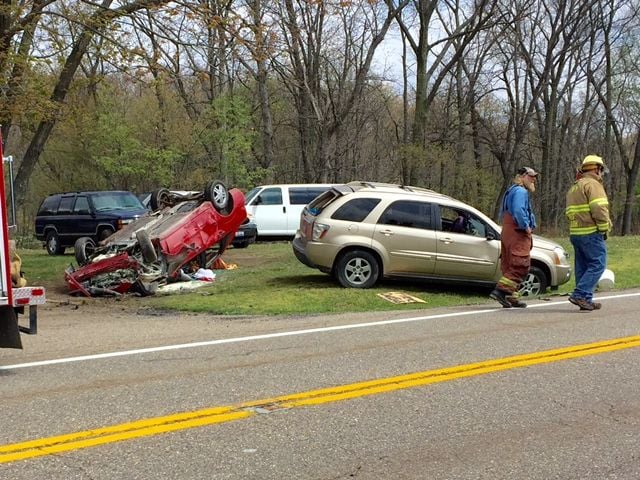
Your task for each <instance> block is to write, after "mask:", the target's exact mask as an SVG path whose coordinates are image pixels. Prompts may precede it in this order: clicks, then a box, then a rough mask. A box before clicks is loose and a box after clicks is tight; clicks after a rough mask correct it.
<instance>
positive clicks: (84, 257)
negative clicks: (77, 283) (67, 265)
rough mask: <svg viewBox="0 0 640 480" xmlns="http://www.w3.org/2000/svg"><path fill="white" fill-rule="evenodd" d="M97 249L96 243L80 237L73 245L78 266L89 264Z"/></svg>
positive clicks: (90, 239) (88, 238)
mask: <svg viewBox="0 0 640 480" xmlns="http://www.w3.org/2000/svg"><path fill="white" fill-rule="evenodd" d="M95 249H96V242H94V241H93V239H92V238H90V237H80V238H79V239H77V240H76V243H75V244H74V245H73V251H74V255H75V257H76V262H78V265H80V266H84V265H86V264H87V263H89V259H90V258H91V255H93V252H94V251H95Z"/></svg>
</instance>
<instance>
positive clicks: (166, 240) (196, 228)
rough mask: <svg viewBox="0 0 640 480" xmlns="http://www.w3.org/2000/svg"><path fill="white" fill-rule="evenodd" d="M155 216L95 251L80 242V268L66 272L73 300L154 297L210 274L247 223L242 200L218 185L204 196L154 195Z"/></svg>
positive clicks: (137, 222) (129, 227)
mask: <svg viewBox="0 0 640 480" xmlns="http://www.w3.org/2000/svg"><path fill="white" fill-rule="evenodd" d="M151 204H152V206H153V209H154V210H155V212H154V213H152V214H150V215H147V216H144V217H140V218H138V219H136V220H134V221H133V222H131V223H130V224H128V225H127V226H125V227H124V228H123V229H121V230H119V231H117V232H116V233H114V234H113V235H111V236H110V237H108V238H106V239H105V240H103V241H101V242H100V243H99V244H98V245H96V244H95V243H94V242H93V240H92V239H91V238H89V237H82V238H80V239H78V240H77V241H76V244H75V257H76V261H77V262H78V265H79V268H77V269H76V268H73V267H72V266H70V267H68V268H67V270H66V271H65V280H66V282H67V285H68V286H69V290H70V293H71V294H81V295H86V296H99V295H120V294H123V293H138V294H140V295H151V294H153V293H155V291H156V289H157V288H158V287H159V286H160V285H163V284H165V283H168V282H171V281H175V280H177V279H180V278H182V277H183V276H184V275H185V274H186V273H187V272H188V271H192V270H194V269H197V268H210V267H211V266H212V265H213V263H214V262H215V261H216V260H217V259H218V258H219V256H220V255H222V253H223V252H224V251H225V249H226V248H227V246H228V245H229V244H230V243H231V241H232V240H233V238H234V235H235V232H236V231H237V230H238V228H239V227H240V225H241V224H242V222H243V221H244V220H245V219H246V218H247V212H246V209H245V205H244V194H243V193H242V192H241V191H240V190H238V189H235V188H233V189H230V190H228V189H227V187H226V186H225V185H224V184H223V183H222V182H219V181H214V182H210V183H209V184H207V186H206V187H205V188H204V190H203V191H201V192H186V193H183V194H179V193H176V192H170V191H169V190H167V189H160V190H157V191H156V192H153V194H152V200H151Z"/></svg>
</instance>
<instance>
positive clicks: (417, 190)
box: [347, 180, 443, 195]
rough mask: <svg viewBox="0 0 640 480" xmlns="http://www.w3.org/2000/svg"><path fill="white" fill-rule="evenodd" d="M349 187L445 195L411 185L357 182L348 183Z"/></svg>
mask: <svg viewBox="0 0 640 480" xmlns="http://www.w3.org/2000/svg"><path fill="white" fill-rule="evenodd" d="M347 185H349V186H354V187H364V188H374V189H375V188H399V189H401V190H404V191H407V192H414V193H431V194H434V195H443V194H442V193H440V192H436V191H435V190H431V189H429V188H423V187H413V186H411V185H403V184H399V183H384V182H368V181H361V180H355V181H353V182H349V183H347Z"/></svg>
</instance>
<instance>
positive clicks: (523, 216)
mask: <svg viewBox="0 0 640 480" xmlns="http://www.w3.org/2000/svg"><path fill="white" fill-rule="evenodd" d="M504 212H509V214H510V215H511V216H512V217H513V219H514V221H515V222H516V224H517V225H518V228H519V229H522V230H526V229H527V228H530V229H531V230H532V231H533V229H535V228H536V216H535V215H534V214H533V210H532V209H531V201H530V199H529V192H528V191H527V189H526V188H525V187H523V186H522V185H511V186H510V187H509V188H508V189H507V191H506V192H505V194H504V198H503V200H502V211H501V212H500V218H502V215H503V214H504Z"/></svg>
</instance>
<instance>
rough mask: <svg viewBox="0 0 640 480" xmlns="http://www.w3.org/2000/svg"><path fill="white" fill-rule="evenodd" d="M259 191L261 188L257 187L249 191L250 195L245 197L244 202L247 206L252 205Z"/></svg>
mask: <svg viewBox="0 0 640 480" xmlns="http://www.w3.org/2000/svg"><path fill="white" fill-rule="evenodd" d="M259 191H260V187H256V188H254V189H252V190H249V193H247V194H246V195H245V196H244V202H245V203H246V204H247V205H249V203H251V200H253V197H255V196H256V195H257V194H258V192H259Z"/></svg>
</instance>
